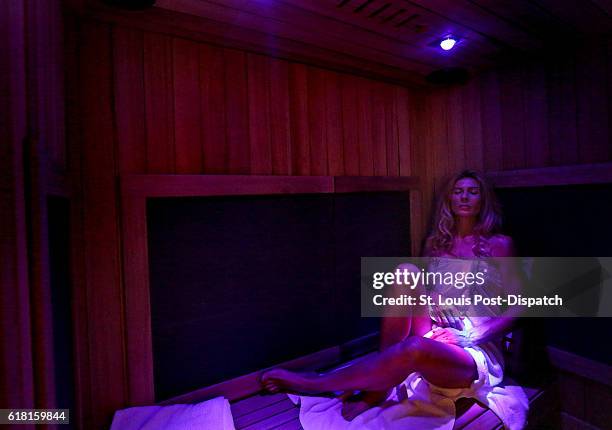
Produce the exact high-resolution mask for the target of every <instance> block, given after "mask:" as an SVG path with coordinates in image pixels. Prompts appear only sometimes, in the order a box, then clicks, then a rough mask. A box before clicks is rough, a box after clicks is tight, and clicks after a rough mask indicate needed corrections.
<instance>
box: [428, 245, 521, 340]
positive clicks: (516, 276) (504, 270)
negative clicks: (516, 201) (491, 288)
mask: <svg viewBox="0 0 612 430" xmlns="http://www.w3.org/2000/svg"><path fill="white" fill-rule="evenodd" d="M491 254H492V255H493V263H494V264H496V265H497V266H498V270H499V272H500V275H501V280H502V284H503V285H504V289H505V291H506V293H508V294H520V292H521V290H522V286H523V273H522V271H521V269H520V267H519V265H518V261H517V260H516V259H514V258H509V257H514V256H515V255H516V254H515V251H514V245H513V243H512V239H511V238H510V237H508V236H498V237H495V238H494V239H493V240H492V243H491ZM496 257H497V258H496ZM519 314H520V311H519V310H518V308H516V307H511V308H509V309H507V310H506V311H505V312H504V313H503V314H501V315H499V316H497V317H494V318H491V319H489V320H488V321H486V322H484V323H482V324H480V325H478V326H476V327H473V328H472V329H470V330H468V331H459V330H455V329H452V328H446V329H442V330H437V331H436V332H435V333H434V334H433V336H432V339H436V340H439V341H441V342H446V343H452V344H455V345H459V346H462V347H466V346H474V345H479V344H481V343H485V342H488V341H490V340H493V339H497V338H499V337H501V336H503V335H505V334H506V333H508V332H510V331H511V330H512V329H513V327H514V326H515V325H516V321H517V317H518V316H519Z"/></svg>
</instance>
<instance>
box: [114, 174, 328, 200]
mask: <svg viewBox="0 0 612 430" xmlns="http://www.w3.org/2000/svg"><path fill="white" fill-rule="evenodd" d="M121 184H122V192H123V193H124V194H129V195H132V196H141V197H187V196H219V195H228V196H230V195H257V194H294V193H330V192H333V178H332V177H331V176H258V175H127V176H124V177H122V178H121Z"/></svg>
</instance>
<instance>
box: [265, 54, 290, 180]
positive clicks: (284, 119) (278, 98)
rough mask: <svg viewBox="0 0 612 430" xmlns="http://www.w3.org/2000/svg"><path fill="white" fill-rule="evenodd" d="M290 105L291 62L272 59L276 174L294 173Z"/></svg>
mask: <svg viewBox="0 0 612 430" xmlns="http://www.w3.org/2000/svg"><path fill="white" fill-rule="evenodd" d="M289 105H290V103H289V63H287V62H286V61H283V60H275V59H270V145H271V147H272V173H273V174H275V175H291V174H292V173H293V168H292V167H293V166H292V163H291V158H292V151H291V150H292V148H291V123H290V119H289V112H290V111H289Z"/></svg>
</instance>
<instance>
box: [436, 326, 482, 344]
mask: <svg viewBox="0 0 612 430" xmlns="http://www.w3.org/2000/svg"><path fill="white" fill-rule="evenodd" d="M470 334H471V333H470V331H468V330H457V329H454V328H451V327H446V328H439V329H437V330H435V331H434V332H433V333H432V335H431V338H430V339H434V340H437V341H438V342H444V343H448V344H450V345H457V346H460V347H461V348H465V347H467V346H473V345H474V342H473V341H472V339H471V336H470Z"/></svg>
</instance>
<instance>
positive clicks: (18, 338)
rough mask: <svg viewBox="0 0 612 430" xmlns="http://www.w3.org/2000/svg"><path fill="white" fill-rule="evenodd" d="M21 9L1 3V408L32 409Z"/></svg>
mask: <svg viewBox="0 0 612 430" xmlns="http://www.w3.org/2000/svg"><path fill="white" fill-rule="evenodd" d="M25 9H26V5H25V3H23V2H3V3H2V4H0V109H1V111H2V120H1V121H0V132H1V133H2V139H3V140H2V145H0V237H1V238H2V245H1V246H0V288H1V290H0V293H1V294H0V330H1V331H2V334H3V336H2V339H1V340H0V342H1V344H2V359H1V360H0V371H1V372H2V375H3V377H2V379H0V402H1V403H2V405H6V406H3V407H5V408H23V407H28V408H33V407H34V406H35V404H34V395H35V391H34V389H35V386H34V375H33V369H32V364H33V362H32V360H33V357H32V343H31V341H32V339H31V333H32V332H31V330H32V327H31V326H30V312H31V311H30V293H29V286H28V265H27V259H28V255H27V227H26V208H25V200H24V171H23V169H24V163H23V161H24V160H23V152H22V150H21V148H22V145H23V139H24V138H25V136H26V120H27V111H26V102H27V93H26V73H25V72H26V58H25V55H26V40H25V36H26V32H25V22H26V21H25V14H26V10H25ZM27 428H28V429H33V428H34V426H33V425H31V426H27Z"/></svg>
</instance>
